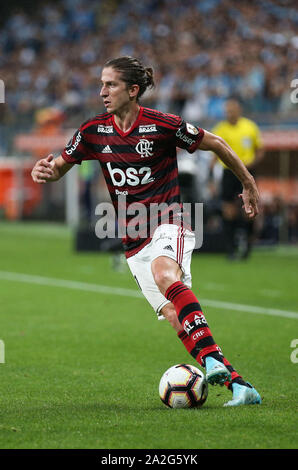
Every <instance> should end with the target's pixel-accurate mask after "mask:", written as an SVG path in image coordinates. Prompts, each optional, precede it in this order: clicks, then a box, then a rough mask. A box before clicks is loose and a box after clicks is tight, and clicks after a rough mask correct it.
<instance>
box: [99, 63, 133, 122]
mask: <svg viewBox="0 0 298 470" xmlns="http://www.w3.org/2000/svg"><path fill="white" fill-rule="evenodd" d="M101 83H102V87H101V90H100V96H101V97H102V99H103V103H104V105H105V107H106V110H107V112H109V113H113V114H115V113H117V112H119V111H121V110H124V109H126V108H128V107H129V103H130V102H131V99H130V94H129V90H128V87H127V84H126V83H125V82H124V81H123V80H121V73H120V72H119V71H118V70H115V69H113V68H112V67H107V68H104V69H103V71H102V74H101Z"/></svg>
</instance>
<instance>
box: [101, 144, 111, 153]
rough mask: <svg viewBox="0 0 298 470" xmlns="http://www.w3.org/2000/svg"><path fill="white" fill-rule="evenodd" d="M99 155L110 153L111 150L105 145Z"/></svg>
mask: <svg viewBox="0 0 298 470" xmlns="http://www.w3.org/2000/svg"><path fill="white" fill-rule="evenodd" d="M101 153H112V149H111V147H110V146H109V145H106V146H105V148H104V149H103V150H102V152H101Z"/></svg>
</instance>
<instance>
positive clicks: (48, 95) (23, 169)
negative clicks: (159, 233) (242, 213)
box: [0, 0, 298, 250]
mask: <svg viewBox="0 0 298 470" xmlns="http://www.w3.org/2000/svg"><path fill="white" fill-rule="evenodd" d="M2 10H4V11H5V12H6V14H5V15H3V16H2V26H1V35H0V49H1V59H0V60H1V79H2V80H3V81H4V84H5V104H1V117H0V153H1V170H0V171H1V186H0V209H1V217H2V218H6V219H9V220H11V219H44V220H57V221H62V220H66V221H67V222H68V223H69V224H71V225H75V226H78V225H79V226H80V227H82V226H84V227H85V228H86V225H87V226H89V227H91V231H92V227H93V226H94V207H95V205H96V204H97V203H98V202H100V201H102V200H105V199H107V200H108V196H107V194H106V191H105V186H104V183H103V181H102V178H101V175H100V171H99V168H97V166H96V167H95V166H94V165H93V164H87V163H86V164H84V165H83V168H82V169H80V173H79V175H78V178H79V180H80V181H79V186H78V187H77V190H76V191H75V190H74V189H73V191H74V192H73V193H72V194H71V195H70V196H69V197H70V199H72V200H74V199H76V198H79V199H80V211H79V210H78V207H76V205H74V204H72V205H71V206H70V207H69V208H67V207H66V204H65V200H66V199H67V197H66V196H65V191H66V190H65V182H64V181H63V182H60V183H59V184H58V185H56V186H57V187H55V188H54V189H52V188H42V187H37V186H36V185H33V184H32V183H31V181H30V175H29V173H30V171H29V170H30V168H31V167H32V163H34V161H35V160H36V159H37V158H40V157H42V156H44V155H47V154H48V153H49V152H51V151H54V152H55V154H59V152H60V151H61V149H62V148H63V147H64V145H65V143H66V142H67V141H68V139H69V136H70V135H72V132H73V130H74V129H76V128H77V127H78V126H79V125H80V123H81V122H83V121H84V120H85V119H87V118H89V117H90V116H93V115H95V114H97V113H99V112H101V111H103V106H102V103H101V101H100V99H99V77H100V71H101V65H102V64H103V63H104V62H105V61H106V60H107V59H108V58H110V57H114V56H118V55H125V54H128V55H135V56H137V57H140V58H141V59H142V60H143V61H144V63H145V64H149V65H152V66H153V67H154V70H155V79H156V88H155V89H154V90H152V91H150V92H148V93H147V94H146V95H145V97H144V98H143V100H142V104H144V105H145V106H148V107H153V108H157V109H160V110H161V111H165V112H171V113H173V114H181V115H183V116H184V118H185V119H186V120H188V121H190V122H193V123H195V124H198V125H200V126H201V127H204V128H206V129H212V127H213V125H214V124H215V123H216V122H218V121H219V120H221V119H223V118H224V103H225V101H226V100H227V98H228V97H231V96H233V97H236V98H238V99H239V100H240V101H241V104H242V106H243V114H244V115H245V116H246V117H249V118H251V119H253V120H255V121H256V122H257V123H258V125H259V126H260V128H261V130H262V136H263V140H264V145H265V149H266V155H265V158H264V160H263V161H262V162H261V163H260V165H259V166H258V168H257V178H258V184H259V187H260V191H261V197H262V206H261V207H262V214H261V217H260V218H259V222H258V240H259V242H260V243H265V244H274V243H277V242H283V243H284V242H291V243H294V242H296V241H297V238H298V187H297V175H298V165H297V151H298V138H297V133H296V129H297V124H298V111H297V103H296V102H295V101H297V93H295V87H296V88H297V84H296V85H295V82H294V80H295V79H297V62H298V61H297V55H298V29H297V22H298V12H297V10H296V8H295V2H293V1H269V0H268V1H261V0H254V1H252V2H249V3H248V4H245V3H242V2H238V1H236V0H234V1H233V0H228V1H224V2H220V1H217V0H213V1H205V0H202V1H194V0H189V1H185V2H180V1H176V0H169V1H166V0H165V1H155V0H145V1H143V2H141V3H138V4H135V2H133V1H129V0H126V1H120V0H119V1H117V0H112V1H88V2H87V1H85V0H74V1H69V0H61V1H58V0H56V1H54V2H39V3H38V7H37V8H36V6H35V5H34V3H33V2H28V1H27V2H17V1H14V2H11V5H10V6H9V7H7V6H6V8H5V9H4V7H3V6H2ZM177 19H179V21H178V20H177ZM57 51H59V53H58V54H57ZM295 98H296V99H295ZM179 160H180V161H181V166H180V168H181V174H182V173H183V175H182V176H183V177H184V180H183V181H185V185H184V186H185V187H186V188H188V193H187V194H186V195H185V197H186V198H188V200H189V201H188V202H191V201H190V199H192V200H193V199H194V200H200V201H201V202H206V203H207V204H206V206H205V207H207V208H208V210H207V212H206V214H205V233H208V235H209V236H208V237H207V236H206V237H205V240H206V243H207V240H209V243H210V244H211V245H212V246H211V245H210V247H209V246H206V243H205V249H208V248H210V249H211V250H212V249H213V250H216V249H220V239H221V237H220V233H221V218H220V205H219V202H220V201H219V200H218V193H216V187H215V188H214V187H211V185H210V184H209V181H208V164H209V155H208V154H206V153H205V152H204V153H201V155H200V152H196V154H195V157H194V158H193V157H192V158H191V159H187V157H186V156H185V155H183V154H182V152H180V154H179ZM194 174H196V175H197V176H196V177H195V178H194V176H193V175H194ZM73 178H74V177H73ZM219 178H220V170H219V171H218V179H219ZM70 186H71V187H72V188H73V186H75V185H74V182H72V184H71V185H70ZM190 187H191V188H192V193H191V194H189V188H190ZM212 240H214V242H212ZM84 243H85V242H83V245H84ZM88 243H89V246H91V244H92V243H93V244H94V246H95V245H96V241H95V240H90V239H89V241H88Z"/></svg>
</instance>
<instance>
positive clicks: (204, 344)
mask: <svg viewBox="0 0 298 470" xmlns="http://www.w3.org/2000/svg"><path fill="white" fill-rule="evenodd" d="M165 297H166V298H167V299H168V300H170V301H171V302H172V303H173V304H174V306H175V308H176V311H177V315H178V319H179V321H180V323H181V325H182V326H183V328H184V330H181V331H180V332H179V333H178V337H179V339H180V340H181V341H182V343H183V345H184V346H185V348H186V350H187V351H188V352H189V353H190V354H191V355H192V356H193V358H194V359H195V360H196V361H197V362H198V363H199V364H200V365H201V366H203V367H204V366H205V363H204V356H206V355H211V356H213V357H215V358H216V359H218V360H220V361H221V362H223V363H224V365H225V366H226V367H227V369H228V370H229V372H230V373H231V376H232V382H233V381H234V380H235V379H241V376H240V375H239V374H238V372H236V371H235V369H234V368H233V366H232V365H231V364H230V362H229V361H228V360H227V359H226V358H225V357H224V356H223V354H222V352H221V349H220V347H219V346H218V345H217V344H216V343H215V341H214V339H213V337H212V335H211V331H210V329H209V327H208V325H207V322H206V319H205V317H204V315H203V313H202V310H201V307H200V304H199V301H198V300H197V298H196V296H195V295H194V294H193V292H192V291H191V290H190V289H188V287H186V286H185V285H184V284H183V283H182V282H180V281H178V282H175V283H174V284H172V286H170V287H169V288H168V290H167V292H166V294H165ZM225 385H226V386H227V387H228V386H229V385H230V383H229V382H226V383H225Z"/></svg>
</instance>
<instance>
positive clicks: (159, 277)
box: [153, 269, 178, 294]
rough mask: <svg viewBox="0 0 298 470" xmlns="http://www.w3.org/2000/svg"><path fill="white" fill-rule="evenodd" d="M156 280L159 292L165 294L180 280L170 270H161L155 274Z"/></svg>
mask: <svg viewBox="0 0 298 470" xmlns="http://www.w3.org/2000/svg"><path fill="white" fill-rule="evenodd" d="M153 277H154V280H155V282H156V284H157V286H158V288H159V290H160V291H161V292H162V293H163V294H164V293H165V291H166V290H167V289H168V287H170V286H171V285H172V284H173V283H174V282H176V281H177V280H178V279H177V277H176V276H175V274H173V272H172V271H170V270H168V269H160V270H157V271H155V272H153Z"/></svg>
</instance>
